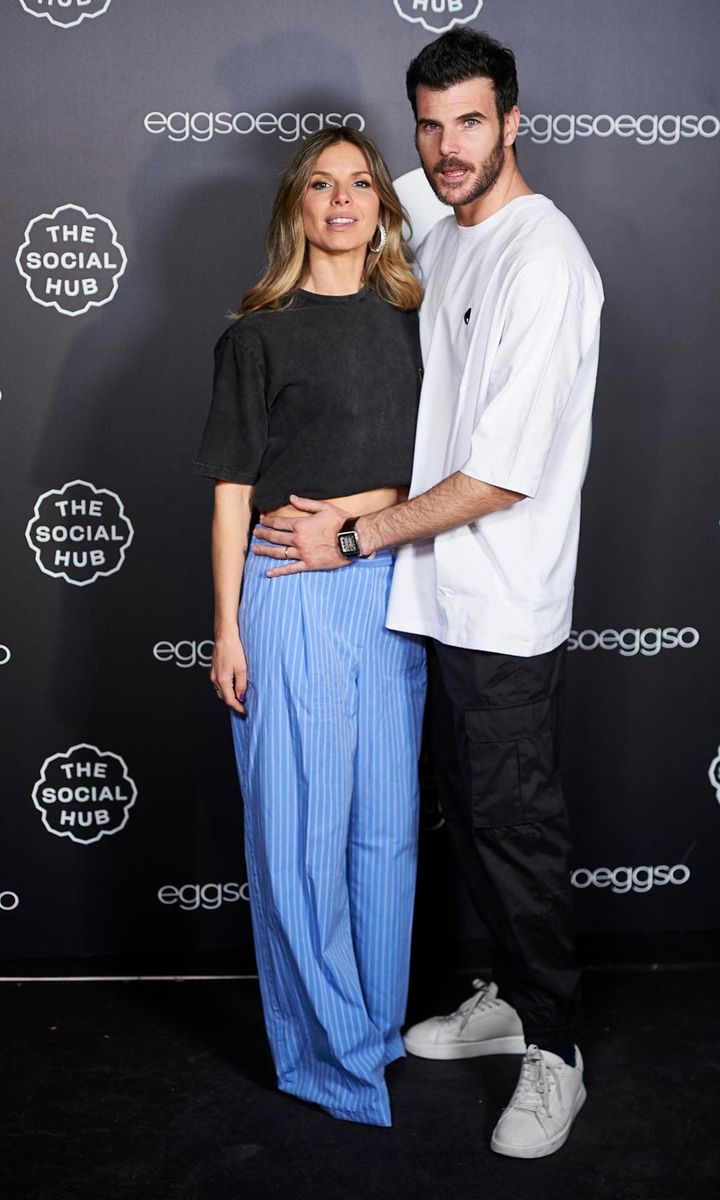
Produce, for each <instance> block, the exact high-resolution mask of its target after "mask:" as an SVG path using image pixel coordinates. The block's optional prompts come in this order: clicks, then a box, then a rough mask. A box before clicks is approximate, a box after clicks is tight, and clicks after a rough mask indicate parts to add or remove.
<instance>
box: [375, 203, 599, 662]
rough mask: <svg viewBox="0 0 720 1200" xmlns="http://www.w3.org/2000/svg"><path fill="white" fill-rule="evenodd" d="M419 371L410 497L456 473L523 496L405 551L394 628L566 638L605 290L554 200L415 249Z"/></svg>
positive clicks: (449, 222) (490, 637)
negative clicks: (420, 291)
mask: <svg viewBox="0 0 720 1200" xmlns="http://www.w3.org/2000/svg"><path fill="white" fill-rule="evenodd" d="M418 263H419V267H420V272H421V275H422V279H423V282H424V284H425V289H426V290H425V299H424V301H423V304H422V308H421V312H420V337H421V342H422V352H423V363H424V378H423V386H422V394H421V398H420V412H419V416H418V428H417V437H416V442H415V460H414V467H413V477H412V485H411V489H410V496H411V497H412V496H417V495H419V494H420V493H421V492H425V491H427V489H428V488H430V487H432V486H433V485H434V484H436V483H438V482H439V481H440V480H441V479H445V478H446V477H447V476H448V475H452V474H453V472H455V471H462V472H463V474H465V475H469V476H471V477H472V478H474V479H480V480H483V481H484V482H485V483H490V484H494V485H495V486H496V487H501V488H507V489H508V490H510V491H514V492H521V493H523V495H524V496H525V497H526V499H524V500H520V501H518V502H517V503H516V504H514V505H513V506H512V507H511V508H509V509H504V510H502V511H500V512H495V513H490V514H488V515H487V516H484V517H480V518H479V519H478V520H477V521H472V522H471V523H470V524H469V525H464V526H462V527H460V528H459V529H453V530H451V531H450V532H448V533H443V534H439V535H438V536H437V537H435V538H433V539H430V540H427V541H421V542H415V543H414V544H413V545H409V546H404V547H402V548H400V549H399V550H398V554H397V559H396V564H395V573H394V579H393V586H392V593H391V597H390V606H389V610H388V617H387V624H388V626H389V627H390V628H391V629H399V630H405V631H407V632H410V633H421V634H426V635H428V636H430V637H433V638H435V639H437V640H438V641H440V642H444V643H446V644H447V645H449V646H464V647H467V648H469V649H474V650H489V651H495V652H496V653H501V654H517V655H521V656H524V657H527V656H528V655H532V654H543V653H545V652H546V651H548V650H552V649H553V648H554V647H556V646H558V645H560V643H561V642H563V641H564V640H565V639H566V638H567V637H568V635H569V633H570V623H571V614H572V597H573V586H574V579H575V564H576V559H577V544H578V532H579V525H580V488H581V486H582V483H583V479H584V477H585V470H586V467H587V461H588V455H589V450H590V429H591V412H592V402H593V394H594V390H595V377H596V372H597V358H598V344H599V337H600V309H601V307H602V301H603V292H602V284H601V282H600V277H599V275H598V272H597V270H596V268H595V266H594V264H593V261H592V259H591V258H590V255H589V254H588V251H587V249H586V248H585V246H584V244H583V242H582V241H581V239H580V237H579V235H578V233H577V231H576V230H575V228H574V227H573V225H572V224H571V223H570V221H569V220H568V219H567V218H566V217H565V216H563V214H562V213H561V212H559V211H558V209H556V208H555V205H554V204H553V203H552V201H550V200H548V199H547V197H545V196H538V195H532V196H521V197H518V198H517V199H516V200H512V201H511V202H510V203H509V204H507V205H506V206H505V207H504V208H502V209H500V211H499V212H497V213H495V214H494V215H493V216H491V217H489V218H487V220H485V221H482V222H481V223H480V224H478V225H472V226H469V227H467V228H466V227H462V226H459V225H458V224H457V222H456V221H455V218H454V216H450V217H447V218H446V219H445V220H442V221H440V222H439V223H438V224H437V225H436V226H435V227H434V228H433V229H431V231H430V233H429V234H428V236H427V237H426V238H425V241H424V242H423V244H422V246H421V247H420V250H419V252H418Z"/></svg>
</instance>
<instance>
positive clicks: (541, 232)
mask: <svg viewBox="0 0 720 1200" xmlns="http://www.w3.org/2000/svg"><path fill="white" fill-rule="evenodd" d="M536 200H537V201H538V202H539V203H536V204H534V205H532V206H528V207H527V208H526V209H525V210H524V212H523V213H522V214H521V217H520V219H519V220H518V222H517V225H516V228H515V230H514V235H513V237H512V239H511V242H510V244H509V246H508V266H512V268H513V269H514V273H516V274H517V276H518V277H519V278H521V279H523V280H524V281H525V282H528V281H530V280H532V279H537V281H538V283H544V284H545V285H547V284H548V283H549V282H551V281H552V280H555V281H556V282H558V283H561V284H563V283H569V282H570V281H572V280H578V279H583V280H587V279H592V280H593V281H594V282H595V283H596V284H597V285H598V286H599V285H600V276H599V274H598V271H597V268H596V266H595V263H594V262H593V260H592V257H591V255H590V252H589V250H588V248H587V246H586V245H585V243H584V241H583V239H582V238H581V236H580V234H579V233H578V231H577V229H576V228H575V226H574V224H573V223H572V221H571V220H570V218H569V217H568V216H566V215H565V213H563V212H561V210H560V209H559V208H557V207H556V206H555V204H553V202H552V200H549V199H548V198H547V197H546V196H537V197H536Z"/></svg>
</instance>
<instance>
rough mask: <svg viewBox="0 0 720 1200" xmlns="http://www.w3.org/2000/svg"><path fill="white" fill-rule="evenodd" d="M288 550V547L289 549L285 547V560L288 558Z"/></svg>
mask: <svg viewBox="0 0 720 1200" xmlns="http://www.w3.org/2000/svg"><path fill="white" fill-rule="evenodd" d="M289 549H290V547H289V546H286V547H285V557H286V558H287V556H288V550H289Z"/></svg>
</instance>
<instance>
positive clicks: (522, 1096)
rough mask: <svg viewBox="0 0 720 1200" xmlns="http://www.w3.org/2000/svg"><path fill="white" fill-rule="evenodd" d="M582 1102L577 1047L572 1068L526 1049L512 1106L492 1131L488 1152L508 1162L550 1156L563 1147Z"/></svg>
mask: <svg viewBox="0 0 720 1200" xmlns="http://www.w3.org/2000/svg"><path fill="white" fill-rule="evenodd" d="M586 1097H587V1092H586V1091H585V1085H584V1083H583V1061H582V1057H581V1055H580V1051H579V1050H578V1048H577V1046H576V1047H575V1066H574V1067H570V1066H568V1064H567V1063H566V1062H564V1060H563V1059H562V1058H559V1057H558V1056H557V1054H551V1053H550V1051H549V1050H539V1049H538V1047H537V1046H529V1047H528V1052H527V1054H526V1055H525V1058H524V1060H523V1064H522V1067H521V1068H520V1078H519V1080H518V1085H517V1087H516V1088H515V1091H514V1092H513V1097H512V1100H511V1101H510V1103H509V1104H508V1106H507V1108H506V1109H504V1111H503V1114H502V1116H501V1118H500V1120H499V1121H498V1123H497V1125H496V1126H495V1132H494V1133H493V1135H492V1141H491V1142H490V1145H491V1146H492V1149H493V1150H495V1151H496V1153H498V1154H507V1155H509V1156H510V1158H544V1156H545V1155H546V1154H553V1153H554V1152H555V1150H559V1149H560V1147H561V1146H562V1145H563V1144H564V1143H565V1142H566V1141H567V1137H568V1134H569V1133H570V1130H571V1129H572V1123H573V1121H574V1120H575V1117H576V1116H577V1114H578V1113H579V1112H580V1109H581V1108H582V1106H583V1104H584V1103H585V1099H586Z"/></svg>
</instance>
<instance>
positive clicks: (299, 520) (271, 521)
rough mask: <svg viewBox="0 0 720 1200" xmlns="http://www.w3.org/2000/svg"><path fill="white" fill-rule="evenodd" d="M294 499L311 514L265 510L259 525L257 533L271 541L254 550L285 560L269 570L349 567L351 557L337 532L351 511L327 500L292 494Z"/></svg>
mask: <svg viewBox="0 0 720 1200" xmlns="http://www.w3.org/2000/svg"><path fill="white" fill-rule="evenodd" d="M290 503H291V504H292V506H293V508H297V509H298V510H299V511H300V512H304V513H307V514H308V515H307V516H300V515H298V516H297V517H286V516H279V517H272V516H266V515H265V514H263V513H261V514H260V524H259V525H257V526H256V527H255V531H254V536H255V537H256V538H258V539H259V540H260V541H262V542H264V543H267V544H266V545H257V544H255V543H254V544H253V547H252V550H253V554H258V555H262V556H263V557H265V558H275V559H280V560H281V561H282V562H283V565H282V566H278V567H273V568H272V569H271V570H269V571H268V572H267V574H268V575H269V576H276V575H297V574H298V573H299V572H300V571H333V570H335V568H336V567H346V566H347V565H348V563H349V562H350V559H347V558H344V557H343V555H342V554H341V553H340V551H339V549H338V543H337V535H338V533H339V531H340V527H341V526H342V525H343V524H344V522H345V521H346V520H347V518H348V517H349V516H350V515H351V514H350V513H346V512H343V510H342V509H341V508H337V507H336V506H335V505H334V504H328V503H327V501H325V500H306V499H304V498H303V497H302V496H291V497H290Z"/></svg>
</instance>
